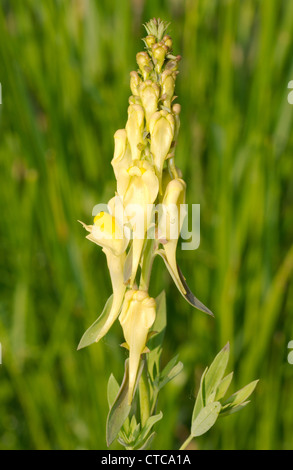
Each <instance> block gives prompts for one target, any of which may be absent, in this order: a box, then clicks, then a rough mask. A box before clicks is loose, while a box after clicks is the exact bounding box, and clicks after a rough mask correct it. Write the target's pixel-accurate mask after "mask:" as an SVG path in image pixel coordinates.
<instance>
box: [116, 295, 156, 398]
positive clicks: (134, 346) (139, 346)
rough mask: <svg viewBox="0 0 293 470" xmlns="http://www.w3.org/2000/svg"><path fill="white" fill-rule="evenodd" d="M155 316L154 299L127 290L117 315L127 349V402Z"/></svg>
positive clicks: (131, 393) (130, 395)
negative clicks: (119, 312)
mask: <svg viewBox="0 0 293 470" xmlns="http://www.w3.org/2000/svg"><path fill="white" fill-rule="evenodd" d="M155 318H156V301H155V299H153V298H151V297H149V295H148V293H147V292H145V291H138V290H129V291H128V292H126V294H125V298H124V303H123V306H122V311H121V314H120V316H119V321H120V323H121V326H122V329H123V334H124V338H125V340H126V347H127V348H128V349H129V389H128V403H129V404H131V402H132V397H133V393H134V387H135V381H136V377H137V371H138V367H139V362H140V355H141V354H142V353H143V352H144V351H146V342H147V338H148V333H149V330H150V328H151V327H152V325H153V324H154V321H155Z"/></svg>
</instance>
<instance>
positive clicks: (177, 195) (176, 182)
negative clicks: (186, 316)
mask: <svg viewBox="0 0 293 470" xmlns="http://www.w3.org/2000/svg"><path fill="white" fill-rule="evenodd" d="M185 193H186V183H185V181H183V180H182V179H181V178H176V179H173V180H171V181H170V182H169V183H168V185H167V188H166V192H165V195H164V198H163V202H162V204H163V208H164V210H165V213H164V214H162V217H161V220H160V222H159V232H158V233H159V238H161V239H163V240H164V251H165V254H166V258H167V262H168V264H169V266H170V268H171V269H172V272H173V274H174V276H175V278H176V280H177V282H178V285H179V286H180V289H181V290H182V292H183V294H186V290H185V288H184V286H183V284H182V282H181V280H180V275H179V273H178V269H177V262H176V249H177V244H178V238H179V235H180V231H181V228H182V222H183V220H181V219H183V217H182V213H181V211H182V207H181V204H184V203H185Z"/></svg>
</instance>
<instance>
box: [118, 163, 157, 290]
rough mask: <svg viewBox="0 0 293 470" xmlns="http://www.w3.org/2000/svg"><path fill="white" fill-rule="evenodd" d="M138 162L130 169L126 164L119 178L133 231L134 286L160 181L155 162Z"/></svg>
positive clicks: (120, 193) (127, 217)
mask: <svg viewBox="0 0 293 470" xmlns="http://www.w3.org/2000/svg"><path fill="white" fill-rule="evenodd" d="M134 163H135V164H134V165H132V166H131V167H129V168H128V169H127V170H126V169H125V168H122V169H121V172H120V173H119V175H118V178H117V190H118V195H119V196H120V197H121V198H122V200H123V207H124V210H125V218H126V221H127V222H129V223H130V225H131V228H132V232H133V242H132V243H133V246H132V269H131V278H130V285H131V286H132V285H133V283H134V280H135V276H136V272H137V268H138V265H139V262H140V258H141V253H142V249H143V244H144V237H145V233H146V231H147V229H148V225H149V220H150V216H151V212H150V210H149V207H150V206H149V205H150V204H153V202H154V201H155V200H156V198H157V195H158V191H159V182H158V178H157V176H156V174H155V171H154V169H153V166H152V165H151V164H150V163H148V162H147V161H144V160H141V161H137V162H134Z"/></svg>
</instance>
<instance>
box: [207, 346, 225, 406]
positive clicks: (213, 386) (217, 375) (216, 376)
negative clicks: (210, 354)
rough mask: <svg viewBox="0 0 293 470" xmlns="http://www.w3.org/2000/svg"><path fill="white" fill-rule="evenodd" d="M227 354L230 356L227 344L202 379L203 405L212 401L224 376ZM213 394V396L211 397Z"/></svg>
mask: <svg viewBox="0 0 293 470" xmlns="http://www.w3.org/2000/svg"><path fill="white" fill-rule="evenodd" d="M229 354H230V347H229V343H227V344H226V345H225V346H224V347H223V349H222V350H221V351H220V352H219V353H218V354H217V355H216V357H215V359H214V360H213V362H212V364H211V365H210V367H209V368H208V371H207V373H206V376H205V379H204V402H205V403H209V402H211V401H214V397H215V392H216V390H217V387H218V386H219V384H220V382H221V380H222V378H223V376H224V373H225V370H226V367H227V364H228V360H229ZM213 394H214V396H211V395H213Z"/></svg>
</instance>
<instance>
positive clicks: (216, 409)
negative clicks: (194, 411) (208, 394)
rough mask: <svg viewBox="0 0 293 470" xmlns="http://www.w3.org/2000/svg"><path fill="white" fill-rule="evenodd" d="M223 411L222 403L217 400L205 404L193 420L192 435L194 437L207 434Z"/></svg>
mask: <svg viewBox="0 0 293 470" xmlns="http://www.w3.org/2000/svg"><path fill="white" fill-rule="evenodd" d="M220 411H221V403H220V402H219V401H216V402H214V403H209V404H208V405H207V406H205V407H204V408H203V409H202V410H201V411H200V412H199V414H198V416H197V417H196V418H195V420H194V421H193V422H192V425H191V435H192V436H193V437H197V436H201V435H202V434H205V433H206V432H207V431H208V430H209V429H210V428H211V427H212V426H213V425H214V424H215V422H216V421H217V418H218V416H219V413H220Z"/></svg>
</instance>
